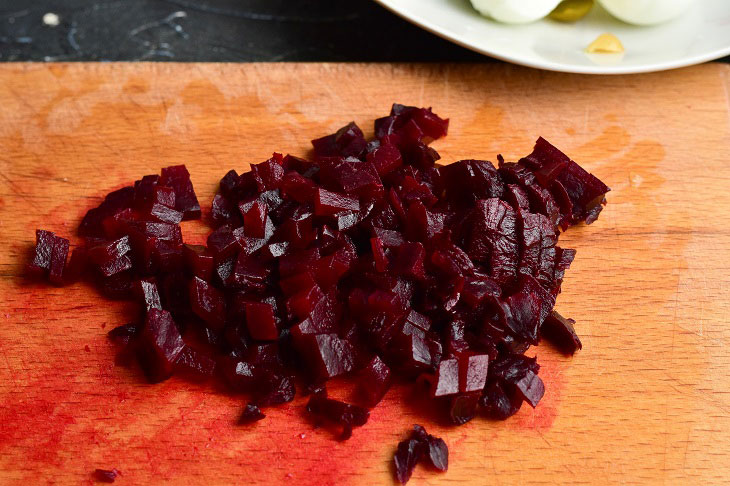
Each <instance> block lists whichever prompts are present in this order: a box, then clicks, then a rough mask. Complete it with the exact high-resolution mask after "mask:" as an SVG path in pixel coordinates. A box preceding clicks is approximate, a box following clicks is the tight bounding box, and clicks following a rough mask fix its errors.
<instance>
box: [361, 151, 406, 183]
mask: <svg viewBox="0 0 730 486" xmlns="http://www.w3.org/2000/svg"><path fill="white" fill-rule="evenodd" d="M367 160H368V162H370V163H371V164H373V166H374V167H375V170H376V171H377V172H378V174H379V175H381V176H382V175H385V174H387V173H388V172H392V171H393V170H395V169H397V168H398V167H400V166H401V165H402V164H403V160H402V158H401V153H400V151H399V150H398V148H397V147H395V145H391V144H384V145H380V146H379V147H378V148H376V149H375V150H374V151H372V152H370V153H369V154H368V155H367Z"/></svg>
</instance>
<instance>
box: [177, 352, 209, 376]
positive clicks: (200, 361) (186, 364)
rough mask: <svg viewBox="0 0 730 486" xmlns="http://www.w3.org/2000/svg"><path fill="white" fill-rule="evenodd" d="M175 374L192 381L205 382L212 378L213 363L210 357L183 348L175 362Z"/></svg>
mask: <svg viewBox="0 0 730 486" xmlns="http://www.w3.org/2000/svg"><path fill="white" fill-rule="evenodd" d="M175 372H176V373H180V374H182V375H185V376H187V377H188V378H191V379H194V380H207V379H209V378H212V377H213V373H214V372H215V361H214V360H213V358H211V357H210V356H207V355H206V354H204V353H202V352H200V351H197V350H195V349H193V348H191V347H189V346H185V348H183V350H182V351H180V354H178V355H177V359H176V360H175Z"/></svg>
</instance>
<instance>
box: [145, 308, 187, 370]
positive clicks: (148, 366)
mask: <svg viewBox="0 0 730 486" xmlns="http://www.w3.org/2000/svg"><path fill="white" fill-rule="evenodd" d="M184 347H185V343H184V342H183V340H182V337H181V336H180V332H179V331H178V329H177V326H176V325H175V322H174V321H173V320H172V316H171V315H170V313H169V312H167V311H163V310H159V309H151V310H150V311H149V312H148V313H147V317H146V318H145V322H144V326H143V327H142V331H141V333H140V335H139V345H138V356H139V360H140V363H141V365H142V369H143V370H144V372H145V374H146V375H147V378H148V379H149V380H150V381H151V382H152V383H156V382H159V381H163V380H166V379H167V378H169V377H170V376H171V375H172V372H173V369H174V364H175V361H176V359H177V357H178V355H179V354H180V353H181V352H182V350H183V348H184Z"/></svg>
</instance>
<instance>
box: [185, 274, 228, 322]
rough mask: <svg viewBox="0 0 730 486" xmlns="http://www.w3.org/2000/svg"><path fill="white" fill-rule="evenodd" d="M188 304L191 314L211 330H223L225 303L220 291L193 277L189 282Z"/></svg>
mask: <svg viewBox="0 0 730 486" xmlns="http://www.w3.org/2000/svg"><path fill="white" fill-rule="evenodd" d="M190 304H191V305H192V308H193V312H194V313H195V314H196V315H197V316H198V317H200V318H201V319H203V320H204V321H205V322H206V323H207V324H208V325H209V326H210V327H211V328H213V329H216V330H221V329H223V325H224V324H225V319H226V301H225V297H224V295H223V293H222V292H221V291H220V290H218V289H216V288H215V287H213V286H212V285H210V284H209V283H208V282H206V281H205V280H201V279H200V278H198V277H193V279H192V280H191V281H190Z"/></svg>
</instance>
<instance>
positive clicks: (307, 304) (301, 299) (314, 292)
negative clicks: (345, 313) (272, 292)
mask: <svg viewBox="0 0 730 486" xmlns="http://www.w3.org/2000/svg"><path fill="white" fill-rule="evenodd" d="M322 295H323V294H322V290H321V289H320V288H319V286H316V285H315V286H314V287H312V288H310V289H307V290H303V291H301V292H298V293H297V294H294V295H293V296H291V297H290V298H289V299H288V300H287V301H286V308H287V310H288V311H289V313H290V314H292V315H293V316H295V317H296V318H298V319H306V318H307V316H309V314H310V312H312V309H314V306H315V305H317V302H319V299H321V298H322Z"/></svg>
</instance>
